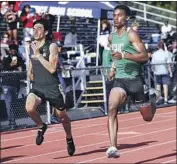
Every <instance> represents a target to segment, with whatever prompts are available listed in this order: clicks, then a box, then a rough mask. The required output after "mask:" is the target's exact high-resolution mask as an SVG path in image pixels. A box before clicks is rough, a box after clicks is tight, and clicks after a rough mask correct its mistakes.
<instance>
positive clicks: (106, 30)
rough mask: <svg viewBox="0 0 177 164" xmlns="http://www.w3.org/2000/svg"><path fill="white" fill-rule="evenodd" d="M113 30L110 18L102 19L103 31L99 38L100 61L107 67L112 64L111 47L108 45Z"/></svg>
mask: <svg viewBox="0 0 177 164" xmlns="http://www.w3.org/2000/svg"><path fill="white" fill-rule="evenodd" d="M110 32H111V27H110V23H109V21H108V20H102V21H101V31H100V36H99V38H98V42H99V45H100V62H101V65H103V66H105V67H107V66H110V55H109V52H110V48H109V47H108V37H109V34H110Z"/></svg>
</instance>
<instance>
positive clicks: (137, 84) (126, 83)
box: [112, 77, 149, 104]
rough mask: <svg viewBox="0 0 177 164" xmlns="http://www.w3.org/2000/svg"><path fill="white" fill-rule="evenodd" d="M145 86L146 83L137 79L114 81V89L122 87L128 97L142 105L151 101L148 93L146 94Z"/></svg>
mask: <svg viewBox="0 0 177 164" xmlns="http://www.w3.org/2000/svg"><path fill="white" fill-rule="evenodd" d="M145 86H146V85H145V83H144V81H143V80H142V79H141V78H140V77H137V78H135V79H114V81H113V86H112V88H115V87H120V88H122V89H124V90H125V91H126V93H127V96H130V97H131V99H132V100H133V101H134V102H136V103H138V104H139V103H140V104H141V103H146V102H148V101H149V95H148V92H147V93H145V88H144V87H145ZM146 90H147V88H146Z"/></svg>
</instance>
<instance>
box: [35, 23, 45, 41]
mask: <svg viewBox="0 0 177 164" xmlns="http://www.w3.org/2000/svg"><path fill="white" fill-rule="evenodd" d="M33 32H34V39H35V40H42V39H44V38H45V30H44V26H43V25H42V24H38V23H37V24H35V25H34V27H33Z"/></svg>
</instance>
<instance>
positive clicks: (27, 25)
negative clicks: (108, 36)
mask: <svg viewBox="0 0 177 164" xmlns="http://www.w3.org/2000/svg"><path fill="white" fill-rule="evenodd" d="M39 19H40V16H39V15H38V14H37V13H36V10H35V8H31V7H30V5H26V6H24V7H23V10H22V13H21V15H20V21H21V22H22V23H23V27H24V29H23V34H24V37H25V36H29V37H32V36H33V22H34V21H35V20H39Z"/></svg>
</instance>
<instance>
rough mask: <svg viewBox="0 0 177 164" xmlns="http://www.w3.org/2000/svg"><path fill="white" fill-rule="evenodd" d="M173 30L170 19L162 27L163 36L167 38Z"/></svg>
mask: <svg viewBox="0 0 177 164" xmlns="http://www.w3.org/2000/svg"><path fill="white" fill-rule="evenodd" d="M171 32H172V27H171V25H169V24H168V21H166V22H165V23H164V25H163V26H162V27H161V33H162V38H163V39H166V38H167V37H168V35H169V34H170V35H171Z"/></svg>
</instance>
